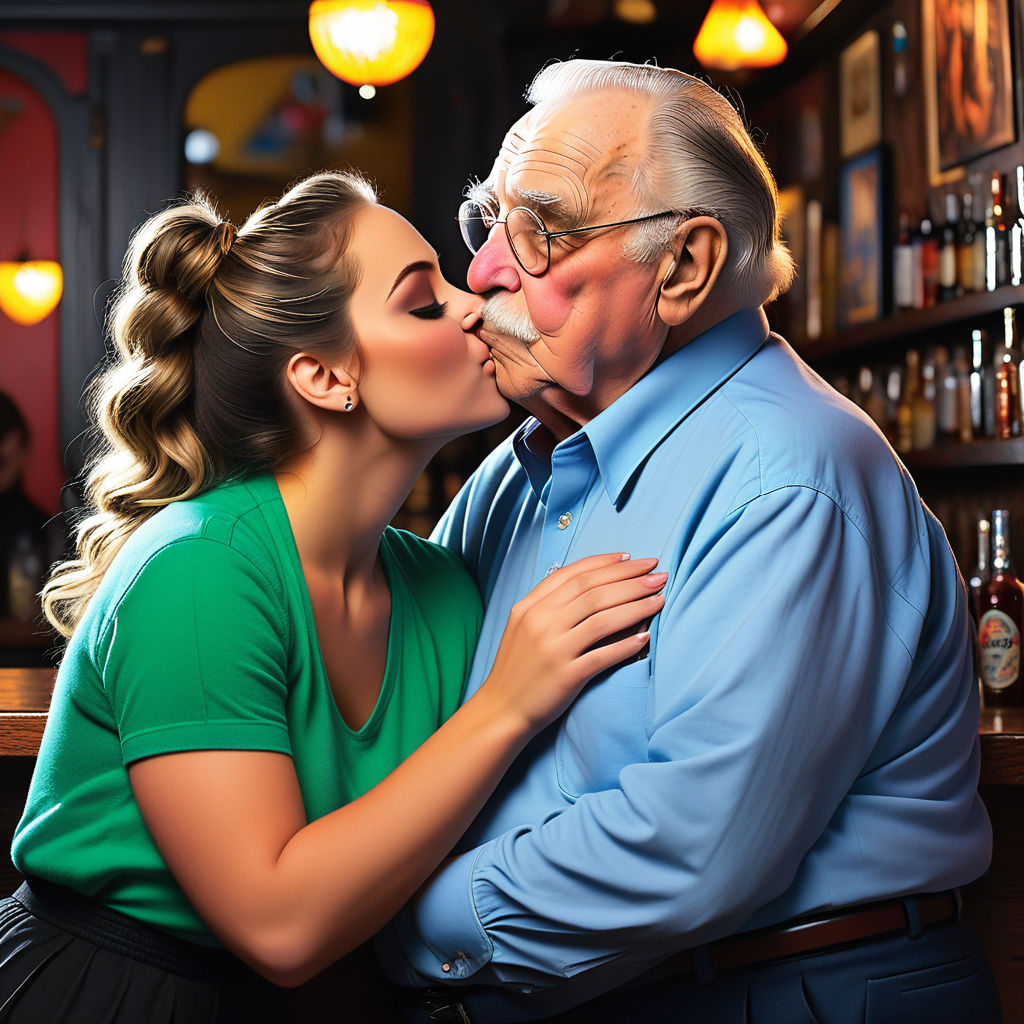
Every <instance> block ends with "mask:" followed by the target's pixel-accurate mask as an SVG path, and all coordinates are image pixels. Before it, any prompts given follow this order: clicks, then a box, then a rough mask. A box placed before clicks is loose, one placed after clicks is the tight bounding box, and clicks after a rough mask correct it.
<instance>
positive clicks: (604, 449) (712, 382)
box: [513, 308, 769, 505]
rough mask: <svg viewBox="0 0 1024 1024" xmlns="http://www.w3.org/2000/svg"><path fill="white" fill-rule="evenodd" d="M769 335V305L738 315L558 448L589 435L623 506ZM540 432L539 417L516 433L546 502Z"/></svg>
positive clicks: (546, 466)
mask: <svg viewBox="0 0 1024 1024" xmlns="http://www.w3.org/2000/svg"><path fill="white" fill-rule="evenodd" d="M768 334H769V330H768V319H767V317H766V316H765V314H764V310H762V309H761V308H757V309H744V310H741V311H740V312H738V313H734V314H733V315H732V316H731V317H729V318H728V319H726V320H723V321H722V322H721V323H719V324H715V326H714V327H711V328H710V329H708V330H707V331H705V332H704V333H703V334H700V335H698V336H697V337H696V338H694V339H693V341H690V342H688V343H687V344H686V345H684V346H683V347H682V348H681V349H680V350H679V351H678V352H674V353H673V354H672V355H671V356H669V357H668V358H667V359H665V360H664V361H663V362H661V363H658V364H657V365H656V366H655V367H654V368H653V369H651V370H650V371H649V372H648V373H646V374H645V375H644V376H643V377H641V378H640V380H638V381H637V382H636V383H635V384H634V385H633V386H632V387H631V388H630V389H629V390H628V391H627V392H626V393H625V394H623V395H622V396H620V397H619V398H617V399H616V400H615V401H614V402H613V403H612V404H611V405H610V406H608V408H607V409H605V410H603V411H602V412H601V413H600V414H599V415H597V416H595V417H594V419H592V420H591V421H590V422H589V423H587V424H586V425H585V426H584V427H582V428H581V430H579V431H577V432H576V433H575V434H573V435H572V437H569V438H566V440H565V441H563V442H562V443H561V444H560V445H559V446H558V448H556V449H555V451H556V452H557V451H558V450H559V449H561V448H563V447H568V446H576V445H578V444H579V443H580V441H581V440H582V438H580V436H579V435H580V434H583V435H585V437H586V439H587V440H589V442H590V446H591V448H592V449H593V452H594V457H595V458H596V460H597V464H598V469H599V471H600V474H601V479H602V481H603V482H604V487H605V490H606V491H607V493H608V497H609V499H610V500H611V501H612V502H613V503H614V504H615V505H618V504H619V501H620V499H621V498H622V494H623V491H624V490H625V489H626V485H627V484H628V483H629V481H630V479H631V478H632V476H633V475H634V474H635V472H636V471H637V469H638V468H639V467H640V465H641V464H642V463H643V461H644V460H645V459H646V458H647V456H648V455H649V454H650V453H651V452H652V451H653V450H654V448H656V447H657V445H658V444H660V443H661V441H662V439H663V438H664V437H665V436H666V435H667V434H668V433H669V431H671V430H672V429H673V428H675V427H676V425H677V424H679V423H680V422H681V421H682V420H684V419H685V418H686V417H687V416H688V415H689V414H690V413H691V412H692V411H693V410H694V409H695V408H696V407H697V406H698V405H700V403H701V402H702V401H703V400H704V399H705V398H707V396H708V395H710V394H711V393H712V392H713V391H714V390H715V389H716V388H718V387H719V386H720V385H721V384H722V383H724V382H725V381H726V380H728V379H729V378H730V377H731V376H732V375H733V374H735V373H736V371H737V370H739V369H740V367H741V366H743V364H744V363H746V362H747V361H748V360H749V359H750V358H751V357H752V356H753V355H754V354H755V353H756V352H757V350H758V349H759V348H760V347H761V346H762V345H763V344H764V342H765V341H766V340H767V338H768ZM539 427H540V424H539V423H538V422H537V420H536V419H534V418H533V417H530V418H529V419H527V420H526V422H525V423H523V425H522V426H521V427H520V428H519V430H517V431H516V434H515V436H514V438H513V448H514V450H515V453H516V456H517V458H518V459H519V462H520V464H521V465H522V467H523V469H524V470H525V471H526V474H527V476H528V477H529V479H530V485H531V486H532V488H533V490H534V493H535V494H536V495H537V497H538V498H541V499H542V500H543V497H542V496H543V494H544V489H545V487H546V484H547V481H548V479H549V478H550V475H551V462H550V460H549V459H548V458H547V457H546V456H543V455H540V454H539V453H537V452H535V451H534V450H532V448H531V446H530V444H529V440H530V435H531V434H532V433H533V431H534V430H536V429H538V428H539Z"/></svg>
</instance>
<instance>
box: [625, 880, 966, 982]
mask: <svg viewBox="0 0 1024 1024" xmlns="http://www.w3.org/2000/svg"><path fill="white" fill-rule="evenodd" d="M962 914H963V900H962V898H961V896H960V890H959V889H953V890H951V891H949V892H940V893H932V894H929V895H924V896H905V897H903V898H902V899H895V900H886V901H885V902H883V903H872V904H861V905H859V906H857V907H850V908H848V909H846V910H838V911H836V912H835V913H833V914H829V915H827V916H820V915H819V916H815V917H811V918H804V919H797V920H794V921H792V922H791V923H790V924H787V925H785V926H782V927H780V926H777V925H776V926H773V927H769V928H762V929H759V930H758V931H752V932H742V933H740V934H739V935H731V936H729V938H727V939H719V940H717V941H715V942H711V943H708V945H706V946H701V947H698V948H697V949H693V950H684V951H683V952H682V953H677V954H676V955H675V956H672V957H669V959H668V960H665V961H664V962H663V963H662V964H661V965H660V966H659V967H658V968H656V969H655V976H656V977H658V978H665V977H670V976H673V975H679V974H696V975H698V976H699V975H701V974H705V975H707V974H709V973H711V974H714V973H715V972H718V971H728V970H731V969H733V968H736V967H750V966H752V965H754V964H760V963H765V962H768V961H771V960H781V959H783V958H785V957H791V956H801V955H807V954H809V953H818V952H823V951H825V950H827V949H829V948H831V947H832V946H840V945H843V944H845V943H849V942H862V941H864V940H865V939H874V938H878V937H880V936H883V935H887V934H892V933H894V932H906V933H907V934H908V935H909V936H910V937H911V938H916V937H917V936H918V935H920V933H921V929H922V928H924V927H925V926H927V925H932V924H939V923H941V922H944V921H956V922H959V921H960V919H961V916H962ZM709 960H710V962H709ZM645 977H646V976H645Z"/></svg>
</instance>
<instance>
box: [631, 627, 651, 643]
mask: <svg viewBox="0 0 1024 1024" xmlns="http://www.w3.org/2000/svg"><path fill="white" fill-rule="evenodd" d="M635 639H636V641H637V643H639V644H640V645H641V646H642V645H643V644H645V643H647V641H648V640H650V639H651V634H650V633H648V632H647V631H646V630H645V631H644V632H643V633H637V635H636V637H635Z"/></svg>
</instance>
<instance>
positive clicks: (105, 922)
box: [0, 879, 284, 1024]
mask: <svg viewBox="0 0 1024 1024" xmlns="http://www.w3.org/2000/svg"><path fill="white" fill-rule="evenodd" d="M281 994H282V990H281V989H279V988H277V987H276V986H274V985H272V984H270V983H269V982H268V981H266V980H265V979H263V978H262V977H260V976H259V975H258V974H256V972H255V971H253V970H251V969H250V968H249V967H247V966H246V965H245V964H243V963H242V962H241V961H240V960H238V959H237V957H234V956H232V955H231V954H230V953H228V952H227V951H225V950H222V949H218V948H207V947H203V946H199V945H196V944H194V943H191V942H186V941H185V940H183V939H179V938H177V937H176V936H172V935H168V934H167V933H165V932H161V931H159V930H158V929H155V928H151V927H149V926H148V925H145V924H143V923H142V922H140V921H136V920H135V919H134V918H131V917H128V916H126V915H124V914H121V913H118V912H117V911H116V910H111V909H110V908H109V907H104V906H102V905H100V904H97V903H94V902H93V901H92V900H89V899H87V898H85V897H83V896H81V895H79V894H78V893H76V892H74V891H73V890H71V889H68V888H65V887H64V886H59V885H54V884H53V883H50V882H44V881H41V880H38V879H29V880H28V881H26V883H25V884H24V885H23V886H21V888H20V889H18V891H17V892H16V893H15V894H14V895H13V896H12V897H10V898H8V899H6V900H3V901H0V1022H2V1024H140V1022H144V1024H236V1022H238V1024H242V1022H245V1024H250V1022H260V1024H264V1022H266V1024H269V1022H272V1021H280V1020H282V1019H284V1018H283V1017H282V1015H281V1011H280V1005H281V1004H280V1002H279V1000H280V997H281Z"/></svg>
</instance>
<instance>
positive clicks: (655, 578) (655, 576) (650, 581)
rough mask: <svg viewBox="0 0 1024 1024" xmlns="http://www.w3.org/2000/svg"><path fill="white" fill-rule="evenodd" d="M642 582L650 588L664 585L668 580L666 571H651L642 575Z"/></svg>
mask: <svg viewBox="0 0 1024 1024" xmlns="http://www.w3.org/2000/svg"><path fill="white" fill-rule="evenodd" d="M644 582H645V583H646V584H647V586H649V587H651V588H652V589H656V588H658V587H663V586H665V584H666V582H668V573H667V572H651V573H648V574H647V575H646V576H645V577H644Z"/></svg>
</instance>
